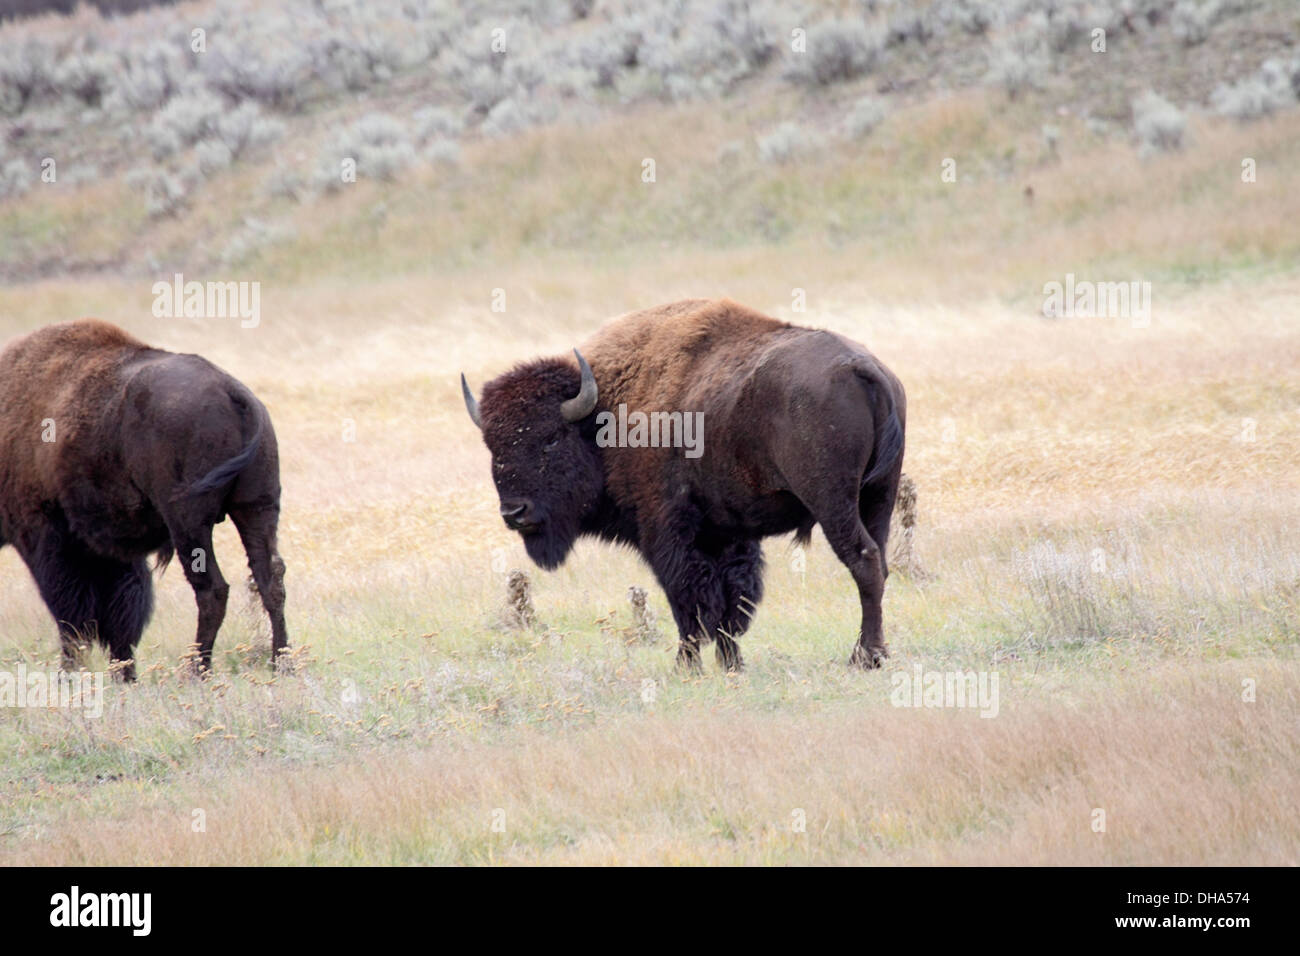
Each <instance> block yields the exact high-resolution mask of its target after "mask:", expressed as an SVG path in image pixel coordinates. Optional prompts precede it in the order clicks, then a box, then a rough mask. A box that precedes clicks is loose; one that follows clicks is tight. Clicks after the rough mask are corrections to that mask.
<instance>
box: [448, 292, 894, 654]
mask: <svg viewBox="0 0 1300 956" xmlns="http://www.w3.org/2000/svg"><path fill="white" fill-rule="evenodd" d="M575 354H576V355H577V359H578V361H577V364H576V365H575V364H574V363H573V362H570V361H569V360H568V359H565V358H557V359H542V360H537V361H534V362H530V363H527V364H524V365H520V366H517V367H516V368H515V369H513V370H511V371H510V372H507V373H506V374H504V375H502V376H500V377H499V378H497V379H495V380H493V381H491V382H489V383H488V384H487V386H485V387H484V389H483V397H482V401H481V403H480V402H479V401H477V400H476V399H475V398H474V396H473V393H472V392H471V391H470V390H469V387H468V384H467V383H465V382H464V380H463V377H462V388H463V391H464V395H465V401H466V405H467V407H468V409H469V412H470V415H471V417H472V418H473V419H474V421H475V422H476V423H477V424H478V425H479V427H480V428H481V430H482V432H483V438H484V441H485V443H486V444H487V446H488V448H489V450H490V451H491V452H492V473H493V480H494V482H495V484H496V487H497V492H498V495H499V497H500V500H501V514H502V517H503V519H504V520H505V521H506V524H507V525H508V526H509V527H511V528H513V529H514V530H516V531H518V532H519V533H520V534H521V535H522V536H523V539H524V545H525V548H526V550H527V551H528V555H529V557H530V558H532V560H533V561H535V562H536V563H537V564H539V565H541V566H542V567H544V568H547V569H553V568H555V567H558V566H559V565H560V564H561V563H562V562H563V561H564V559H565V558H566V557H567V556H568V553H569V551H570V550H571V549H572V547H573V544H574V542H575V541H576V539H577V538H578V537H579V536H581V535H591V536H595V537H600V538H603V539H605V540H608V541H615V542H620V543H623V544H627V545H630V546H632V547H635V548H636V549H637V550H638V551H639V552H640V553H641V555H642V557H643V558H644V559H645V560H646V561H647V562H648V563H649V564H650V566H651V568H652V569H653V570H654V572H655V575H656V577H657V578H658V580H659V582H660V584H661V585H662V586H663V588H664V591H665V593H666V595H667V597H668V601H669V604H670V606H671V608H672V612H673V617H674V620H675V621H676V623H677V628H678V634H679V638H680V644H679V650H678V660H679V662H680V663H682V664H684V665H686V666H689V667H691V668H697V667H698V666H699V645H700V642H701V641H710V640H712V641H714V642H715V645H716V650H717V656H718V660H719V662H720V663H721V664H722V665H723V666H724V667H726V668H728V669H732V668H739V667H741V666H742V661H741V656H740V649H739V645H738V644H737V642H736V638H738V637H739V636H740V635H741V634H743V633H744V632H745V630H746V629H747V628H748V627H749V622H750V618H751V616H752V614H753V612H754V609H755V608H756V606H757V605H758V602H759V601H760V600H761V598H762V593H763V586H762V572H763V557H762V548H761V540H762V539H763V538H764V537H767V536H769V535H775V534H784V533H788V532H791V531H793V532H795V533H796V535H797V536H798V538H799V540H800V541H802V542H806V541H807V539H808V536H809V535H810V534H811V533H812V528H813V526H814V525H820V526H821V528H822V531H823V533H824V534H825V535H826V538H827V540H828V541H829V543H830V545H831V547H832V549H833V550H834V552H835V554H836V556H837V557H838V558H839V560H840V561H841V562H842V563H843V564H844V565H845V567H846V568H847V569H848V570H849V572H850V574H851V575H852V576H853V580H854V582H855V584H856V585H857V588H858V593H859V598H860V601H861V609H862V626H861V630H860V633H859V637H858V642H857V644H856V646H855V647H854V650H853V654H852V656H851V658H850V662H851V663H853V664H855V665H858V666H863V667H877V666H879V665H880V662H881V659H882V658H884V657H885V656H887V654H888V651H887V650H886V647H885V641H884V636H883V632H882V625H881V599H882V596H883V592H884V584H885V578H886V577H887V576H888V574H889V569H888V566H887V564H886V560H885V546H886V543H887V540H888V537H889V522H890V516H891V513H892V510H893V503H894V500H895V497H896V495H897V489H898V480H899V474H900V472H901V470H902V462H903V445H904V429H905V420H906V396H905V394H904V391H903V387H902V385H901V384H900V383H899V381H898V379H897V378H895V377H894V375H893V374H892V373H890V372H889V370H888V369H886V368H885V367H884V366H883V365H881V364H880V362H879V361H877V360H876V359H875V357H874V356H872V355H871V353H870V352H868V351H867V350H866V349H865V348H863V347H862V346H861V345H858V344H857V343H855V342H852V341H850V340H848V339H845V338H843V337H841V336H838V335H835V334H833V333H829V332H822V331H817V330H813V329H805V328H800V327H798V326H792V325H789V324H787V323H784V322H778V321H777V320H775V319H771V318H768V317H766V316H763V315H761V314H759V313H757V312H754V311H752V310H750V309H746V308H744V307H743V306H740V305H737V304H736V303H734V302H730V301H727V300H720V301H713V300H688V301H685V302H678V303H674V304H671V305H666V306H661V307H659V308H656V309H650V310H646V311H644V312H635V313H632V314H630V315H627V316H624V317H622V318H620V319H616V320H614V321H612V322H610V323H608V324H607V325H606V326H604V327H603V328H602V329H601V330H600V331H599V332H597V334H596V335H595V336H594V337H593V338H592V339H591V340H590V341H588V342H587V343H585V344H584V345H583V346H582V348H581V350H580V351H579V352H577V353H575ZM584 356H585V357H586V361H589V362H590V369H588V368H587V365H586V362H585V361H584ZM624 404H625V405H626V407H627V408H628V409H631V410H639V411H645V412H653V411H665V412H683V413H702V414H703V416H704V419H705V420H707V421H708V434H709V436H710V440H709V443H708V444H707V445H706V446H705V448H704V454H703V455H702V456H701V457H700V458H698V459H695V460H692V459H690V458H687V457H685V456H684V455H683V454H682V450H681V449H672V448H654V447H636V448H630V447H629V448H620V447H603V448H602V447H599V446H598V445H597V442H596V431H597V429H596V425H595V418H596V413H597V412H599V411H602V410H610V409H614V408H617V407H619V406H620V405H624Z"/></svg>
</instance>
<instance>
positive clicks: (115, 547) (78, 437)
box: [0, 319, 288, 679]
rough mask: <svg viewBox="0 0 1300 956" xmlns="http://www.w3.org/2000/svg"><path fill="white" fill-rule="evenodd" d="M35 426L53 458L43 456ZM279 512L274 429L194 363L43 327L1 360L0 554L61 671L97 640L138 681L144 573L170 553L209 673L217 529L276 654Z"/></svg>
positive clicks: (239, 389) (146, 605)
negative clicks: (258, 607) (226, 532)
mask: <svg viewBox="0 0 1300 956" xmlns="http://www.w3.org/2000/svg"><path fill="white" fill-rule="evenodd" d="M46 421H52V422H53V427H54V437H55V439H56V440H55V441H53V442H46V441H44V440H43V433H44V432H45V427H46V426H45V424H44V423H45V422H46ZM279 512H280V478H279V454H278V451H277V447H276V441H275V432H274V430H273V429H272V427H271V420H270V416H269V415H268V414H267V412H266V409H265V407H263V405H262V403H261V402H259V401H258V400H257V399H256V398H255V397H254V396H253V395H252V393H251V392H249V391H248V389H246V388H245V387H244V386H243V385H241V384H240V383H239V382H237V381H236V380H235V379H233V378H231V377H230V376H229V375H227V374H226V373H225V372H222V371H221V370H220V369H218V368H216V367H215V366H214V365H212V364H211V363H209V362H208V361H206V360H205V359H202V358H199V357H198V356H195V355H177V354H173V353H171V352H165V351H162V350H160V349H154V348H150V347H149V346H147V345H145V344H144V343H143V342H140V341H138V340H137V339H135V338H133V337H132V336H130V335H128V334H127V333H126V332H123V331H122V330H121V329H119V328H116V327H115V326H112V325H109V324H108V323H105V322H100V321H98V320H94V319H86V320H82V321H79V322H68V323H64V324H61V325H53V326H49V327H47V328H44V329H41V330H39V331H37V332H33V333H32V334H31V335H28V336H26V337H24V338H21V339H18V340H16V341H14V342H12V343H10V344H9V345H8V346H7V347H6V348H5V349H4V351H3V352H0V547H3V546H4V545H6V544H12V545H13V546H14V547H15V548H17V550H18V553H19V554H20V555H21V556H22V559H23V561H24V562H25V563H26V564H27V567H28V568H29V569H30V570H31V572H32V575H33V577H35V579H36V583H37V586H38V588H39V589H40V593H41V597H42V598H43V599H44V601H45V603H46V605H47V606H48V607H49V609H50V612H51V613H52V614H53V615H54V618H55V620H56V621H57V622H58V628H59V636H60V639H61V641H62V645H63V653H64V660H65V664H68V665H71V664H72V663H73V662H74V661H75V659H76V657H77V650H78V646H79V645H80V644H81V643H82V642H84V641H85V640H88V639H91V638H93V639H96V640H98V641H99V642H100V643H102V644H103V645H104V646H105V647H107V648H108V651H109V653H110V655H111V657H112V658H113V659H114V660H117V661H122V662H123V663H124V674H125V676H126V677H127V678H128V679H131V678H132V677H133V676H134V649H135V646H136V644H137V643H138V642H139V640H140V635H141V633H142V632H143V630H144V626H145V624H146V623H147V621H148V618H149V615H150V612H151V609H152V582H151V579H150V574H149V570H148V567H147V564H146V558H147V557H148V556H149V555H151V554H154V555H157V556H158V559H159V563H160V564H162V565H165V564H166V562H167V560H168V559H170V557H171V556H172V554H173V553H175V554H177V555H179V560H180V563H181V565H182V567H183V568H184V572H185V576H186V578H187V580H188V581H189V583H190V585H191V586H192V587H193V588H194V593H195V598H196V600H197V603H198V610H199V622H198V633H197V638H196V642H195V643H196V648H197V656H198V662H199V664H200V666H201V667H203V668H207V667H208V666H210V664H211V659H212V646H213V643H214V642H215V640H216V635H217V631H218V630H219V629H220V627H221V622H222V620H223V619H224V617H225V611H226V599H227V595H228V593H229V587H228V586H227V584H226V581H225V579H224V578H223V577H222V576H221V571H220V569H219V568H218V566H217V561H216V556H215V554H214V553H213V550H212V527H213V525H214V524H217V523H218V522H220V521H223V520H225V517H226V516H227V515H229V516H230V517H231V519H232V520H233V521H234V522H235V527H236V528H237V529H238V531H239V534H240V538H241V540H242V541H243V543H244V548H245V550H246V551H247V552H248V559H249V566H250V568H251V569H252V572H253V578H254V580H255V581H256V583H257V587H258V590H259V592H260V594H261V595H262V600H263V603H264V604H265V606H266V610H267V612H268V613H269V615H270V617H271V628H272V641H273V650H274V652H275V653H277V654H278V653H279V652H280V651H282V650H283V649H284V648H285V647H286V646H287V644H288V637H287V634H286V630H285V624H284V563H283V561H281V560H280V557H279V555H278V554H277V552H276V526H277V523H278V520H279ZM196 552H201V555H202V558H201V560H200V558H199V556H198V555H196Z"/></svg>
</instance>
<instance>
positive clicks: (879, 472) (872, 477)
mask: <svg viewBox="0 0 1300 956" xmlns="http://www.w3.org/2000/svg"><path fill="white" fill-rule="evenodd" d="M855 371H856V372H857V373H858V375H859V376H861V377H862V378H863V379H865V380H867V381H868V382H870V383H871V389H872V391H873V392H874V393H875V397H876V400H877V402H878V403H883V404H884V406H885V409H884V422H883V423H881V422H880V416H879V411H877V418H876V421H877V427H876V447H875V448H874V449H872V452H871V461H870V462H869V463H868V465H867V474H866V477H865V478H863V479H862V484H863V485H864V486H866V485H876V484H879V483H880V482H882V481H883V480H885V479H886V478H888V477H889V475H890V474H892V473H893V471H894V469H895V468H896V467H897V466H898V460H899V459H900V458H902V457H903V423H902V422H901V421H900V420H899V418H898V405H897V404H896V403H895V401H894V394H893V391H892V390H891V389H890V387H889V385H888V383H886V382H885V381H883V380H882V379H881V378H880V374H879V372H878V371H877V370H876V369H875V368H874V366H870V365H866V364H863V365H860V366H857V367H856V368H855ZM877 407H879V406H877Z"/></svg>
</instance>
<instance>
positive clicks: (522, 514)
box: [501, 501, 532, 531]
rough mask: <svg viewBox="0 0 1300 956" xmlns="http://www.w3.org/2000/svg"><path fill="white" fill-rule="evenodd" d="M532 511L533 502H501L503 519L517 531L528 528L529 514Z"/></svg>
mask: <svg viewBox="0 0 1300 956" xmlns="http://www.w3.org/2000/svg"><path fill="white" fill-rule="evenodd" d="M531 510H532V502H529V501H503V502H501V517H502V518H504V519H505V522H506V524H507V525H509V526H510V527H511V528H513V529H515V530H516V531H518V530H519V529H520V528H524V527H527V526H528V524H529V521H528V512H529V511H531Z"/></svg>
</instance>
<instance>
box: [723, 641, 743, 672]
mask: <svg viewBox="0 0 1300 956" xmlns="http://www.w3.org/2000/svg"><path fill="white" fill-rule="evenodd" d="M716 654H717V658H718V666H719V667H721V668H722V669H723V670H724V671H726V672H727V673H729V674H738V673H740V672H741V671H743V670H744V669H745V660H744V658H742V657H741V656H740V651H738V650H737V651H725V650H723V648H722V645H718V648H717V651H716Z"/></svg>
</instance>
